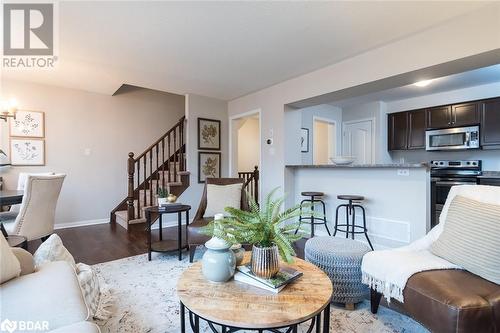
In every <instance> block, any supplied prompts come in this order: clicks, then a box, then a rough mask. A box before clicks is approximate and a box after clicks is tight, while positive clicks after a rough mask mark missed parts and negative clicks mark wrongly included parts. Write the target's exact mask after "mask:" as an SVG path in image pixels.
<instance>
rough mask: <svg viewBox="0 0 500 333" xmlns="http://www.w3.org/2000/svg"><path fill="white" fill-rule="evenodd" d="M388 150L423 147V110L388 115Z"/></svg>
mask: <svg viewBox="0 0 500 333" xmlns="http://www.w3.org/2000/svg"><path fill="white" fill-rule="evenodd" d="M388 120H389V123H388V129H389V137H388V144H389V147H388V149H389V150H407V149H424V148H425V123H426V121H425V110H414V111H409V112H398V113H391V114H389V115H388Z"/></svg>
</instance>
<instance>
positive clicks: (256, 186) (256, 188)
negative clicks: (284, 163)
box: [253, 165, 259, 203]
mask: <svg viewBox="0 0 500 333" xmlns="http://www.w3.org/2000/svg"><path fill="white" fill-rule="evenodd" d="M253 178H254V191H255V192H254V195H255V201H256V202H257V203H258V202H259V167H258V166H257V165H256V166H255V169H254V170H253Z"/></svg>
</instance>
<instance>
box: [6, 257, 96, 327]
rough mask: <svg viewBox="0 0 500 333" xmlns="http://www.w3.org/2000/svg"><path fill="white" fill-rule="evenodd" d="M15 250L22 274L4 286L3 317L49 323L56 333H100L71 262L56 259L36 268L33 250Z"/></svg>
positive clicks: (11, 319)
mask: <svg viewBox="0 0 500 333" xmlns="http://www.w3.org/2000/svg"><path fill="white" fill-rule="evenodd" d="M12 252H13V253H14V254H15V256H16V257H17V258H18V260H19V262H20V263H21V275H20V276H19V277H17V278H14V279H12V280H9V281H7V282H4V283H3V284H1V285H0V295H1V307H0V320H2V321H4V320H6V319H8V320H10V321H15V322H19V321H24V322H26V321H31V322H36V321H39V323H42V322H46V323H47V324H48V331H50V332H54V333H56V332H57V333H66V332H67V333H99V332H100V330H99V327H98V326H97V325H95V324H94V323H91V322H89V321H87V320H88V319H89V310H88V308H87V306H86V304H85V301H84V298H83V294H82V291H81V289H80V285H79V283H78V279H77V276H76V273H75V271H74V269H73V268H72V267H71V266H70V265H69V264H68V263H67V262H65V261H54V262H51V263H47V264H44V265H43V266H42V267H41V268H40V269H38V270H36V271H35V269H34V264H33V257H32V256H31V254H30V253H29V252H26V251H24V250H22V249H19V248H12ZM44 331H47V330H44ZM14 332H23V331H22V330H15V331H14Z"/></svg>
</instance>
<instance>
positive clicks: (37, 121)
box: [9, 110, 45, 138]
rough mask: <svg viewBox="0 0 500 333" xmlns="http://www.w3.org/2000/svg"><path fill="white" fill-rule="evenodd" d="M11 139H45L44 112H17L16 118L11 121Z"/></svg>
mask: <svg viewBox="0 0 500 333" xmlns="http://www.w3.org/2000/svg"><path fill="white" fill-rule="evenodd" d="M9 132H10V136H11V137H26V138H43V137H45V113H44V112H42V111H27V110H23V111H17V113H16V118H15V119H11V120H10V126H9Z"/></svg>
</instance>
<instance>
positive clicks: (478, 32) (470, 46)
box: [228, 3, 500, 193]
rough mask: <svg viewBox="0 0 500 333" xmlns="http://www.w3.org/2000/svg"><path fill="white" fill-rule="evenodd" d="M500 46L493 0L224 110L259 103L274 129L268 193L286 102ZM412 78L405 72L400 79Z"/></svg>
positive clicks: (267, 161) (498, 11)
mask: <svg viewBox="0 0 500 333" xmlns="http://www.w3.org/2000/svg"><path fill="white" fill-rule="evenodd" d="M457 40H459V41H460V42H457ZM499 48H500V4H498V3H493V4H491V5H488V6H486V7H482V8H481V9H479V10H478V11H475V12H473V13H470V14H467V15H464V16H462V17H460V18H457V19H456V20H451V21H447V22H445V23H443V24H442V25H439V26H435V27H433V28H431V29H427V30H425V31H422V32H420V33H417V34H414V35H412V36H410V37H408V38H404V39H401V40H397V41H395V42H393V43H390V44H387V45H383V46H381V47H379V48H377V49H373V50H371V51H368V52H365V53H363V54H360V55H357V56H354V57H351V58H348V59H346V60H344V61H341V62H339V63H336V64H333V65H331V66H328V67H325V68H322V69H319V70H316V71H314V72H311V73H308V74H305V75H302V76H299V77H296V78H294V79H290V80H288V81H285V82H282V83H279V84H277V85H274V86H272V87H269V88H266V89H263V90H260V91H257V92H255V93H252V94H249V95H246V96H243V97H241V98H237V99H235V100H232V101H230V102H229V106H228V108H229V109H228V112H229V115H230V116H235V115H238V114H242V113H245V112H248V111H251V110H255V109H260V110H261V112H262V114H261V117H262V118H261V123H262V131H263V134H264V136H265V137H267V136H268V135H270V134H271V132H272V133H273V134H274V145H273V146H272V147H270V146H266V148H265V149H264V150H263V151H262V168H261V179H262V182H261V183H262V186H261V187H262V193H267V192H269V191H270V190H271V189H272V188H274V187H276V186H281V187H283V185H284V178H285V170H284V165H285V146H286V145H287V144H286V141H287V140H288V137H286V136H285V119H284V118H285V117H284V111H285V105H287V104H290V103H293V102H296V101H300V100H304V99H307V98H312V97H315V96H320V95H323V94H327V93H330V92H334V91H340V90H342V89H347V88H349V87H354V86H359V85H362V84H365V83H369V82H373V81H377V80H381V79H384V78H387V77H392V76H395V75H400V74H404V73H409V72H412V71H417V70H422V72H425V70H423V69H426V68H430V67H432V66H436V65H438V64H444V63H447V62H452V61H455V60H458V59H462V58H466V57H470V56H473V55H477V54H480V53H483V52H488V51H493V50H497V49H499ZM429 50H432V52H429ZM424 74H425V73H424ZM413 79H414V78H412V77H407V78H405V80H404V82H401V85H405V84H410V83H412V82H411V81H412V80H413Z"/></svg>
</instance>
